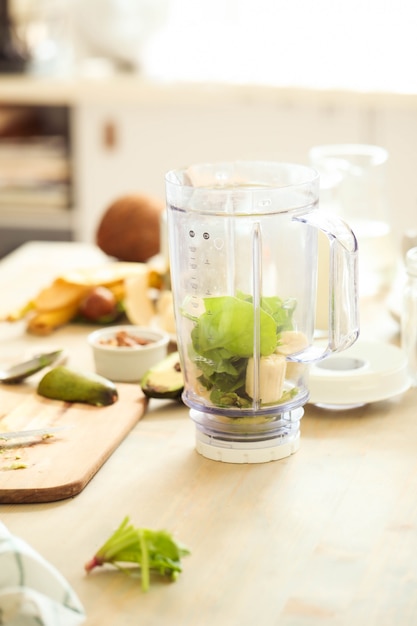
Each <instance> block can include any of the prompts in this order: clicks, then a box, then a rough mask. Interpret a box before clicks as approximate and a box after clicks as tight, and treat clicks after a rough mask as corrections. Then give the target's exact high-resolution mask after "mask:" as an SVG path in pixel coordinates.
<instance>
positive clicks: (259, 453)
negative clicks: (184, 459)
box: [196, 429, 300, 463]
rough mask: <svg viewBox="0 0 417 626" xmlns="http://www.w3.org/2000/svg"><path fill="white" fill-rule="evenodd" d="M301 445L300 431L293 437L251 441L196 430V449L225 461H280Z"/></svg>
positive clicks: (211, 457) (207, 456) (210, 457)
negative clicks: (213, 435) (224, 438)
mask: <svg viewBox="0 0 417 626" xmlns="http://www.w3.org/2000/svg"><path fill="white" fill-rule="evenodd" d="M299 447H300V432H299V431H298V432H297V433H295V434H294V435H292V436H291V437H286V438H283V437H276V438H273V439H267V440H264V441H258V442H256V443H255V442H253V441H251V442H250V443H247V442H242V441H225V440H222V439H218V438H214V437H210V436H208V435H206V434H205V433H203V432H201V431H200V430H198V429H197V430H196V450H197V452H198V453H199V454H201V455H202V456H204V457H205V458H207V459H211V460H212V461H221V462H223V463H267V462H269V461H279V460H280V459H284V458H285V457H288V456H290V455H291V454H294V453H295V452H297V450H298V449H299Z"/></svg>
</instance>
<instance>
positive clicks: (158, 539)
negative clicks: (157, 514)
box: [84, 517, 190, 591]
mask: <svg viewBox="0 0 417 626" xmlns="http://www.w3.org/2000/svg"><path fill="white" fill-rule="evenodd" d="M188 554H190V551H189V550H188V548H186V547H185V546H184V545H182V544H180V543H178V542H176V541H175V540H174V539H173V537H172V536H171V535H170V534H169V533H168V532H166V531H165V530H150V529H149V528H138V527H136V526H134V525H133V524H132V523H131V522H130V519H129V517H125V518H124V520H123V521H122V523H121V524H120V526H119V528H118V529H117V530H116V531H115V532H114V533H113V534H112V535H111V536H110V537H109V539H108V540H107V541H106V542H105V543H104V544H103V545H102V546H101V548H99V550H98V551H97V552H96V554H95V555H94V556H93V558H92V559H90V560H89V561H88V562H87V563H86V564H85V566H84V567H85V570H86V572H87V573H89V572H91V571H92V570H93V569H94V568H95V567H99V566H101V565H104V564H105V563H109V564H111V565H113V566H114V567H117V568H118V569H120V570H121V571H123V572H124V573H126V574H132V573H133V572H135V569H133V568H126V567H123V565H122V564H123V563H124V564H131V565H132V564H133V565H137V567H138V568H139V569H140V573H141V578H142V590H143V591H148V589H149V586H150V576H151V572H152V571H154V572H157V573H158V574H159V575H161V576H166V577H168V578H170V579H171V580H176V579H177V577H178V574H179V573H180V572H181V571H182V566H181V558H182V557H183V556H186V555H188ZM136 571H137V570H136Z"/></svg>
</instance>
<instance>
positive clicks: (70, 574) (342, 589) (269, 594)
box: [0, 243, 417, 626]
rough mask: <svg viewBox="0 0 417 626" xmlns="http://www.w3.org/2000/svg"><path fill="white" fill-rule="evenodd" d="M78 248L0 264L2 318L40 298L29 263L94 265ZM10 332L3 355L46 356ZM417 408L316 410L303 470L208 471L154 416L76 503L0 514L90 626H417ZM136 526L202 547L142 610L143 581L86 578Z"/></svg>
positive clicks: (180, 432)
mask: <svg viewBox="0 0 417 626" xmlns="http://www.w3.org/2000/svg"><path fill="white" fill-rule="evenodd" d="M68 245H70V244H35V243H34V244H29V245H26V246H24V247H23V248H22V249H21V250H19V251H18V253H17V254H15V255H12V257H11V258H9V259H6V260H5V261H3V262H2V263H0V286H1V293H2V298H3V302H2V305H4V304H5V302H6V301H7V300H10V301H11V300H12V299H13V298H16V297H17V293H16V290H15V292H14V294H12V295H13V297H12V296H10V298H8V293H7V290H6V291H5V287H6V286H7V285H9V286H10V285H15V287H16V288H17V284H16V281H15V280H14V279H13V277H17V276H18V275H19V272H20V278H19V280H21V284H20V285H19V289H17V291H18V293H19V295H20V296H21V295H22V293H23V292H24V291H25V290H26V292H27V291H28V290H29V289H34V288H35V287H37V285H34V282H39V280H37V281H35V280H34V278H33V276H34V275H35V271H36V265H35V264H32V265H31V269H30V275H31V276H32V280H30V278H28V276H27V274H26V275H24V272H22V267H23V266H24V265H25V263H26V264H27V260H28V259H32V260H33V258H35V257H36V258H39V259H40V260H39V261H38V263H39V265H41V261H42V260H43V262H44V265H45V266H46V265H47V263H46V259H47V257H48V255H49V257H51V255H52V257H54V258H55V264H54V266H53V268H51V267H50V268H49V273H51V271H52V269H53V270H54V271H56V270H57V268H58V267H59V265H60V262H61V265H64V266H65V265H66V264H67V263H74V258H75V259H77V258H78V259H79V261H82V260H83V259H85V260H86V261H87V259H88V258H89V256H88V255H89V254H90V255H92V256H94V255H95V252H96V251H92V250H89V251H88V250H86V249H84V252H83V253H81V252H76V250H77V246H76V245H75V244H74V246H73V247H71V254H68V253H69V250H68V248H66V246H68ZM40 250H42V255H41V257H40V256H39V254H40ZM60 250H61V252H60ZM72 250H73V252H72ZM77 254H78V255H79V256H78V257H77ZM90 260H91V259H90ZM38 278H39V276H38ZM43 278H45V280H46V281H47V280H48V276H46V275H44V277H43ZM377 310H378V312H379V313H380V314H382V318H383V319H382V325H380V326H379V327H378V328H379V329H380V331H381V332H384V333H385V334H386V333H387V332H388V334H390V338H391V339H393V338H394V337H395V333H396V331H397V328H396V325H395V324H394V323H393V322H392V320H390V319H389V316H386V315H385V313H386V312H385V311H384V310H383V307H381V306H378V308H377ZM380 317H381V316H380ZM370 320H372V321H371V323H370V324H369V329H367V331H366V332H369V334H371V333H372V330H373V331H375V329H376V325H375V319H374V318H373V316H372V315H371V317H370ZM6 326H7V325H4V324H3V325H1V329H0V332H1V340H2V344H1V345H2V348H1V349H2V350H8V351H12V350H18V349H22V347H24V346H27V345H28V344H29V343H31V342H34V341H35V339H34V338H33V337H28V336H27V335H26V334H25V333H24V330H23V329H22V328H20V329H19V328H18V327H17V326H12V327H9V326H7V327H6ZM381 329H382V330H381ZM364 332H365V330H363V332H362V334H364ZM375 332H376V331H375ZM85 333H86V330H85V329H83V328H79V327H77V328H75V327H67V328H64V329H62V330H60V331H58V332H57V333H56V334H55V335H54V336H53V337H51V338H45V342H46V343H49V342H53V344H54V345H56V344H57V343H61V344H65V345H66V346H67V348H68V350H70V354H71V357H72V358H75V357H76V358H77V359H78V360H79V361H82V362H83V363H84V364H86V365H90V364H91V361H90V359H91V356H90V354H89V352H88V349H87V348H86V344H85ZM38 341H39V340H38ZM416 402H417V391H416V390H415V389H413V390H410V391H408V392H407V393H405V394H404V395H403V396H402V397H397V398H394V399H392V400H390V401H385V402H380V403H375V404H372V405H368V406H364V407H362V408H359V409H355V410H351V411H340V412H326V411H323V410H320V409H318V408H316V407H313V406H309V405H308V406H307V407H306V411H305V416H304V418H303V420H302V422H301V447H300V450H299V451H298V452H297V454H295V455H293V456H292V457H289V458H287V459H284V460H281V461H275V462H272V463H266V464H262V465H231V464H222V463H218V462H215V461H210V460H207V459H205V458H203V457H202V456H200V455H199V454H197V453H196V451H195V449H194V426H193V424H192V422H191V420H190V419H189V417H188V411H187V409H186V408H185V407H183V406H182V405H178V404H174V403H169V402H162V401H161V402H158V401H155V402H151V405H150V407H149V411H148V412H147V414H146V415H145V417H144V418H143V419H142V420H141V421H140V422H139V423H138V425H137V426H136V427H135V428H134V430H133V431H131V433H130V434H129V435H128V436H127V438H126V439H125V440H124V441H123V443H122V444H121V445H120V446H119V447H118V449H117V450H116V451H115V452H114V453H113V455H112V456H111V457H110V458H109V459H108V461H107V462H106V463H105V465H104V466H103V467H102V469H101V470H100V471H99V472H98V473H97V474H96V476H95V477H94V478H93V479H92V481H91V482H90V483H89V484H88V485H87V487H86V488H85V489H84V490H83V491H82V492H81V493H80V494H79V495H77V496H76V497H74V498H73V499H70V500H63V501H60V502H56V503H50V504H37V505H3V506H1V507H0V516H1V519H2V521H3V522H4V523H5V524H6V525H7V526H8V528H9V529H10V531H11V532H13V533H15V534H16V535H19V536H21V537H23V538H24V539H25V540H26V541H28V542H29V543H30V544H31V545H32V546H33V547H34V548H35V549H37V550H38V551H39V552H40V553H41V554H42V555H43V556H44V557H45V558H46V559H48V560H49V561H50V562H51V563H53V564H54V565H55V566H56V567H57V568H58V569H59V570H60V571H61V572H62V573H63V575H64V576H65V577H66V578H67V579H68V581H69V582H70V584H71V585H72V586H73V588H74V589H75V591H76V592H77V593H78V595H79V597H80V599H81V601H82V603H83V604H84V606H85V610H86V612H87V621H86V624H88V626H106V625H109V626H110V625H111V626H113V625H115V624H120V625H123V626H137V625H140V624H144V625H146V626H162V625H164V626H165V625H167V624H169V625H170V626H213V625H216V626H234V625H236V626H237V625H239V626H253V625H254V624H258V625H259V626H414V625H415V624H416V623H417V495H416V494H417V411H416ZM0 480H1V476H0ZM125 515H130V516H131V518H132V520H134V522H135V523H136V524H137V525H140V526H149V527H151V528H166V529H168V530H169V531H171V532H172V533H173V534H174V535H175V537H176V538H178V539H179V540H181V541H183V542H184V543H186V544H187V545H188V546H189V547H190V549H191V551H192V554H191V556H189V557H187V558H186V559H184V571H183V573H182V574H181V575H180V577H179V579H178V580H177V581H176V582H175V583H165V582H161V581H155V582H154V583H153V584H152V586H151V588H150V590H149V592H148V593H147V594H144V593H142V591H141V589H140V583H139V582H138V580H135V579H131V578H129V577H127V576H125V575H123V574H121V573H120V572H118V571H116V570H112V569H107V570H101V571H97V572H93V573H91V574H90V575H88V576H87V575H85V574H84V569H83V566H84V562H85V561H86V560H87V559H88V558H90V557H91V556H92V555H93V554H94V551H95V550H96V549H97V548H98V547H99V545H101V543H102V542H103V541H104V540H105V539H107V537H108V536H109V534H110V533H111V532H112V531H113V530H114V529H115V528H116V526H118V525H119V523H120V522H121V520H122V518H123V517H124V516H125Z"/></svg>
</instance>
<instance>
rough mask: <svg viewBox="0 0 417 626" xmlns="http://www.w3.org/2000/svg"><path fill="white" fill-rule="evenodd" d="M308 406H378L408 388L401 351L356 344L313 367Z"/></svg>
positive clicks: (387, 346) (380, 345)
mask: <svg viewBox="0 0 417 626" xmlns="http://www.w3.org/2000/svg"><path fill="white" fill-rule="evenodd" d="M308 386H309V389H310V399H309V401H308V402H309V403H310V404H316V405H318V406H323V407H326V408H333V409H339V410H340V409H344V408H352V407H355V406H360V405H363V404H368V403H369V402H379V401H381V400H387V399H388V398H391V397H394V396H396V395H399V394H401V393H403V392H405V391H407V389H409V387H410V380H409V377H408V374H407V358H406V356H405V353H404V352H403V350H401V349H400V348H398V347H396V346H393V345H391V344H387V343H382V342H376V341H361V340H358V341H357V342H356V343H355V344H353V346H351V347H350V348H348V349H347V350H344V351H343V352H338V353H335V354H332V355H331V356H329V357H327V358H326V359H324V360H323V361H319V362H317V363H314V364H313V365H312V366H311V367H310V375H309V384H308Z"/></svg>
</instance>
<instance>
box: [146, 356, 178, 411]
mask: <svg viewBox="0 0 417 626" xmlns="http://www.w3.org/2000/svg"><path fill="white" fill-rule="evenodd" d="M140 386H141V389H142V391H143V393H144V394H145V396H146V397H147V398H158V399H160V400H164V399H165V400H180V399H181V395H182V392H183V390H184V378H183V375H182V371H181V365H180V358H179V354H178V352H172V353H171V354H169V355H168V356H167V357H166V358H165V359H163V360H162V361H161V362H160V363H158V364H157V365H155V366H154V367H151V369H150V370H148V372H146V374H145V375H144V377H143V378H142V380H141V382H140Z"/></svg>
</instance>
